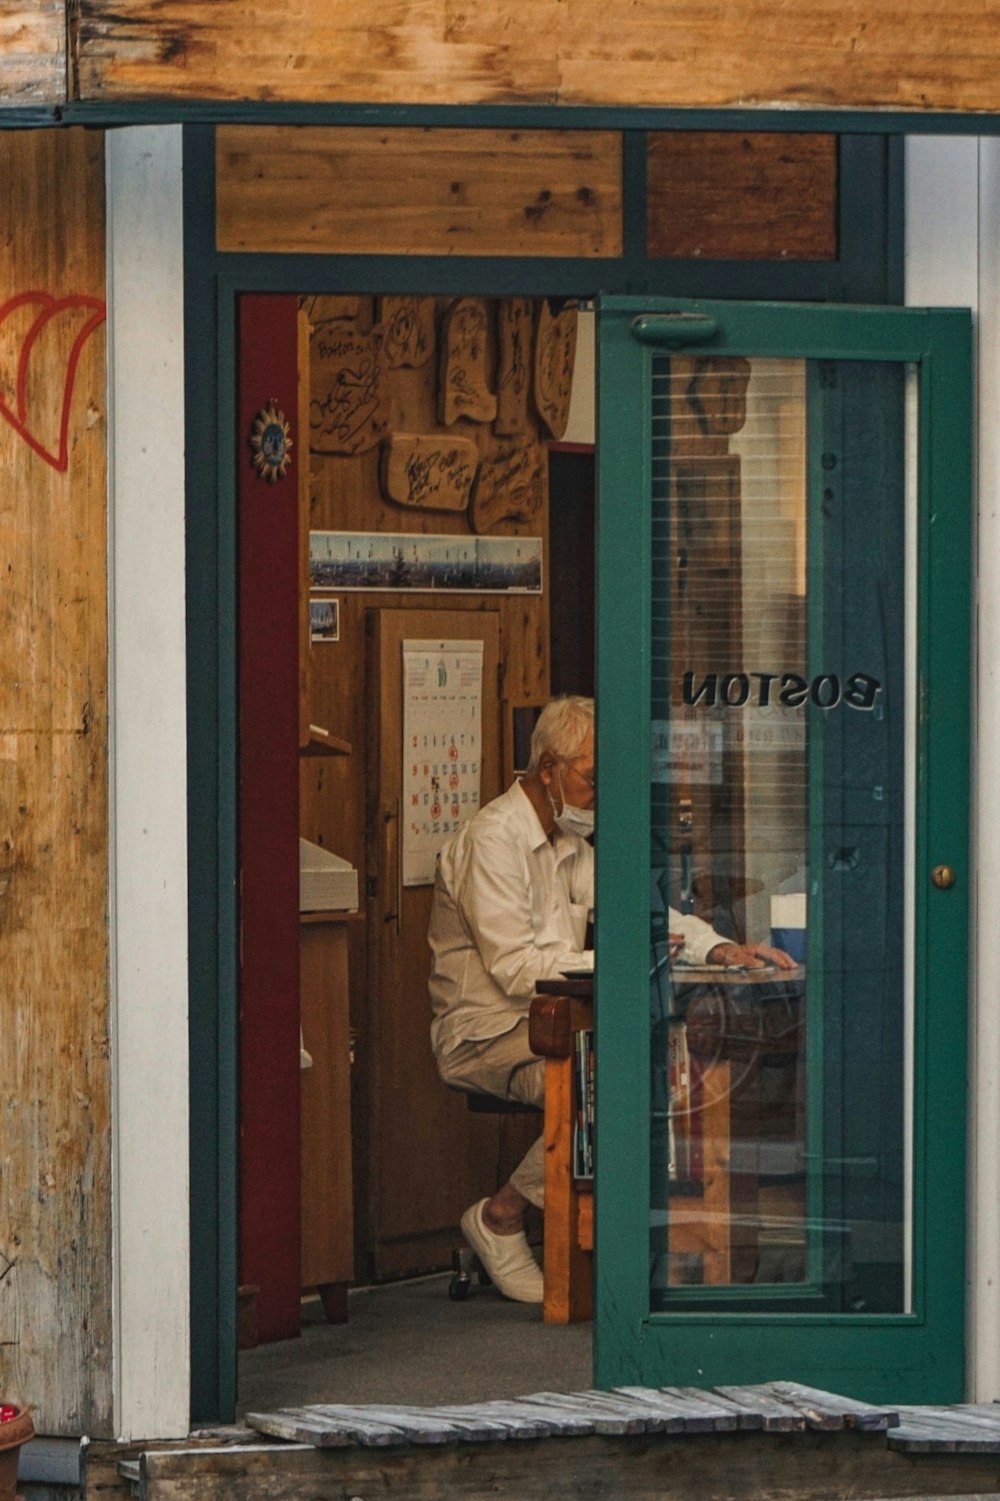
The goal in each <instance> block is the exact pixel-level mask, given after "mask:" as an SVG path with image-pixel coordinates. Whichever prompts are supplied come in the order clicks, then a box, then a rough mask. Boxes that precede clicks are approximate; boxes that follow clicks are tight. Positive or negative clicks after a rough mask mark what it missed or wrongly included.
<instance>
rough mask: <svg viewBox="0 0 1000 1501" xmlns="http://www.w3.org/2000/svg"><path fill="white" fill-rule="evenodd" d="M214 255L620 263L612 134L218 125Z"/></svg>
mask: <svg viewBox="0 0 1000 1501" xmlns="http://www.w3.org/2000/svg"><path fill="white" fill-rule="evenodd" d="M216 142H217V144H216V184H217V192H218V210H217V222H216V238H217V242H218V246H219V249H220V250H264V251H278V250H284V251H314V252H324V253H337V254H342V255H345V254H351V255H376V254H386V253H391V254H396V255H494V256H497V255H504V256H506V255H540V256H555V255H558V256H588V257H589V256H604V255H619V254H620V253H621V243H622V240H621V234H622V229H621V202H622V195H621V137H620V135H619V134H618V133H617V132H615V131H562V130H530V131H511V130H455V129H435V130H426V129H408V128H399V129H377V128H374V127H372V128H367V127H364V126H358V127H349V126H343V127H313V126H237V125H234V126H224V127H221V128H220V129H219V131H218V132H217V136H216Z"/></svg>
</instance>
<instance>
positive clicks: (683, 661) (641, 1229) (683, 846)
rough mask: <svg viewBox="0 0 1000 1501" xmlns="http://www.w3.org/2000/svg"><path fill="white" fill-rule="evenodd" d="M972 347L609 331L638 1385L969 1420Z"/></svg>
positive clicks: (616, 1262)
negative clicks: (880, 1402) (753, 1393)
mask: <svg viewBox="0 0 1000 1501" xmlns="http://www.w3.org/2000/svg"><path fill="white" fill-rule="evenodd" d="M969 350H970V346H969V320H968V316H967V315H966V314H963V313H953V312H948V313H933V314H928V313H924V312H909V311H906V312H904V311H900V310H891V311H890V310H884V311H883V310H858V309H831V308H822V309H820V308H809V309H805V308H789V307H775V306H771V307H760V308H753V307H747V306H744V305H736V304H730V305H723V304H716V305H711V306H709V305H705V304H688V305H672V306H671V308H670V309H669V310H668V309H663V310H662V311H661V310H660V309H658V308H652V309H650V308H649V306H648V304H647V305H642V304H640V303H639V302H638V301H637V300H630V299H614V300H611V301H609V302H608V303H605V304H604V306H603V309H602V315H601V351H600V399H601V418H600V432H599V465H600V470H599V472H600V493H599V565H598V582H599V589H598V620H599V624H598V661H599V677H598V766H599V776H600V785H599V795H598V808H599V814H598V844H597V848H598V898H597V946H598V966H597V1087H598V1115H599V1129H598V1148H597V1199H596V1211H597V1214H596V1225H597V1232H596V1233H597V1281H596V1290H597V1329H596V1350H597V1359H596V1365H597V1375H598V1379H599V1381H601V1383H602V1384H614V1383H615V1382H617V1381H620V1380H646V1381H651V1382H652V1383H653V1384H675V1383H676V1384H687V1385H691V1384H695V1385H696V1384H706V1383H709V1382H722V1383H740V1382H744V1381H753V1380H768V1379H780V1378H784V1379H790V1380H798V1381H806V1382H811V1383H812V1384H814V1385H824V1384H825V1385H827V1386H830V1387H831V1388H834V1389H837V1390H840V1391H843V1392H855V1393H857V1394H859V1395H868V1396H873V1397H874V1396H876V1395H880V1396H881V1397H886V1396H892V1397H893V1398H894V1399H895V1400H899V1401H904V1400H909V1401H920V1400H937V1401H942V1400H959V1399H960V1396H961V1381H962V1313H961V1307H962V1279H963V1254H964V1253H963V1250H962V1245H963V1232H962V1226H963V1220H964V1194H963V1178H964V1112H963V1105H962V1099H963V1089H964V1069H965V1051H964V1050H965V1044H964V1037H965V1026H964V1015H965V1008H966V995H965V920H966V905H965V896H964V882H963V881H962V880H961V879H959V880H958V881H957V882H953V883H951V884H950V885H949V884H947V883H945V884H940V883H937V878H936V877H935V880H934V881H932V880H931V879H930V877H931V873H932V871H933V870H934V869H935V862H946V863H948V864H949V865H950V866H952V867H954V868H957V869H959V870H960V871H961V872H962V873H963V874H964V871H965V865H964V861H965V855H966V829H967V801H966V795H965V788H966V771H967V756H968V739H967V722H968V705H967V662H968V639H969V637H968V535H969V519H968V517H969V433H970V406H969ZM644 745H649V746H650V750H651V754H650V756H649V759H648V760H647V759H646V758H645V757H644V756H643V755H642V754H641V753H638V752H637V747H639V746H644ZM609 768H610V770H609ZM637 1143H641V1145H639V1146H637ZM945 1206H947V1208H945ZM942 1211H943V1212H944V1221H942V1218H941V1215H942ZM943 1222H946V1223H947V1224H948V1225H949V1234H948V1236H947V1237H944V1236H942V1235H941V1234H940V1233H938V1234H934V1233H933V1227H935V1226H940V1225H941V1224H942V1223H943ZM820 1330H822V1334H821V1335H820V1333H819V1331H820Z"/></svg>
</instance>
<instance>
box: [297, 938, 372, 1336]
mask: <svg viewBox="0 0 1000 1501" xmlns="http://www.w3.org/2000/svg"><path fill="white" fill-rule="evenodd" d="M361 921H362V918H361V916H360V914H359V913H356V912H303V913H302V914H301V915H300V920H299V935H300V958H301V978H300V1008H301V1020H302V1042H303V1046H304V1047H305V1050H306V1052H307V1053H308V1054H309V1056H310V1058H311V1059H312V1063H311V1066H310V1067H308V1068H304V1069H303V1070H302V1154H301V1158H302V1286H303V1287H315V1288H318V1289H319V1292H320V1295H321V1297H322V1299H323V1304H324V1307H325V1308H326V1311H327V1317H328V1318H332V1319H335V1318H344V1317H346V1307H347V1284H348V1283H349V1282H351V1281H352V1280H353V1277H354V1214H353V1209H352V1182H351V1039H350V1027H349V1021H348V1015H349V984H348V958H347V955H348V935H349V930H350V927H351V925H352V924H354V923H358V922H361Z"/></svg>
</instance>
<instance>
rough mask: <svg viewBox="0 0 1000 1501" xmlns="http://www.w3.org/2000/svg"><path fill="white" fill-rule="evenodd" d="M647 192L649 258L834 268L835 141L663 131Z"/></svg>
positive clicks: (650, 159) (652, 142)
mask: <svg viewBox="0 0 1000 1501" xmlns="http://www.w3.org/2000/svg"><path fill="white" fill-rule="evenodd" d="M646 184H647V186H646V254H647V255H649V256H652V257H657V256H663V257H673V258H675V259H676V258H685V259H690V258H693V257H695V256H701V257H704V258H706V259H712V260H729V261H755V260H797V261H832V260H836V257H837V140H836V137H835V136H830V135H792V134H789V135H778V134H773V133H767V132H763V131H762V132H759V133H757V134H754V135H740V134H735V133H730V132H725V131H655V132H653V133H652V134H651V135H650V136H649V138H648V144H647V163H646Z"/></svg>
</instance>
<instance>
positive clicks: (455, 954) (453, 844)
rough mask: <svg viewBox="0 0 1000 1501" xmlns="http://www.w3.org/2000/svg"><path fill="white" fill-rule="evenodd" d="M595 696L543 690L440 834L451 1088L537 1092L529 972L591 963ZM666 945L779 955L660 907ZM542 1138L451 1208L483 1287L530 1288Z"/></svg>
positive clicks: (440, 1002) (438, 970) (746, 960)
mask: <svg viewBox="0 0 1000 1501" xmlns="http://www.w3.org/2000/svg"><path fill="white" fill-rule="evenodd" d="M593 829H594V701H593V699H590V698H578V697H575V696H567V697H564V698H557V699H553V701H552V702H551V703H549V704H547V705H546V707H545V708H544V709H543V710H542V713H541V714H540V715H539V718H538V722H537V724H536V725H535V730H534V733H533V735H532V737H531V755H530V760H529V764H528V769H527V771H526V773H525V775H524V776H523V777H522V778H521V780H520V781H519V782H515V783H514V785H513V786H512V787H511V788H510V789H509V790H508V791H507V792H505V793H503V794H502V795H501V796H500V797H498V798H495V799H494V800H493V802H491V803H488V804H487V806H486V807H485V808H482V809H481V810H480V811H479V813H478V814H477V815H476V817H475V818H473V819H471V820H470V822H469V823H467V824H465V825H464V827H463V828H461V829H460V830H459V832H458V833H457V834H455V835H454V836H453V837H452V838H451V839H449V840H448V842H447V843H446V844H445V845H444V847H443V848H442V850H441V853H440V856H439V858H438V864H437V875H436V878H435V883H434V899H433V905H432V908H431V921H430V929H429V933H428V939H429V942H430V946H431V953H432V956H433V963H432V969H431V977H430V993H431V1001H432V1003H433V1010H434V1019H433V1022H432V1024H431V1044H432V1046H433V1049H434V1055H435V1057H436V1059H437V1064H438V1069H439V1070H440V1073H441V1077H442V1078H443V1079H444V1081H445V1082H446V1083H447V1084H452V1085H455V1086H457V1087H458V1088H460V1089H467V1090H480V1091H482V1092H484V1093H486V1094H495V1095H499V1096H501V1097H502V1098H505V1099H514V1100H524V1101H528V1102H530V1103H532V1104H535V1105H541V1104H542V1102H543V1099H544V1093H545V1064H544V1060H543V1059H541V1058H538V1057H536V1055H535V1054H534V1053H532V1051H531V1048H530V1047H529V1045H528V1009H529V1006H530V1004H531V998H532V996H533V995H534V994H535V986H536V984H537V982H538V981H539V980H541V979H546V978H548V977H549V976H553V975H558V974H561V973H562V972H563V971H564V970H571V969H590V968H592V967H593V963H594V954H593V950H592V949H588V948H586V947H585V942H586V936H585V935H586V929H587V922H588V918H589V917H590V915H591V912H592V909H593V904H594V851H593V848H592V846H591V844H590V843H589V842H588V836H589V835H590V834H592V833H593ZM669 928H670V938H671V949H672V950H673V951H675V952H676V951H683V953H684V956H685V957H686V958H689V959H690V960H691V961H692V962H693V963H695V964H699V963H724V964H748V965H754V964H761V963H764V962H765V961H768V960H770V961H771V962H775V963H778V964H780V965H782V966H783V967H784V966H785V965H786V964H788V965H791V963H792V961H791V960H790V959H788V956H787V955H785V954H782V953H781V952H780V951H778V950H773V949H770V948H767V947H766V946H765V945H762V944H750V945H739V944H734V943H731V942H730V941H729V940H728V939H725V938H721V937H720V936H719V934H718V933H716V932H714V930H713V929H712V928H711V927H710V926H709V924H708V923H706V922H702V921H701V919H700V918H698V917H695V916H693V915H691V916H689V915H683V914H681V913H679V912H675V911H674V910H673V909H671V910H670V912H669ZM543 1193H544V1148H543V1144H542V1139H541V1137H539V1139H538V1140H537V1141H536V1142H535V1143H534V1144H533V1145H532V1146H531V1147H530V1148H529V1150H528V1152H527V1153H526V1155H525V1157H524V1158H523V1159H522V1161H521V1162H520V1163H519V1164H518V1166H517V1168H516V1169H515V1170H514V1172H513V1173H512V1174H511V1176H510V1179H509V1180H508V1182H507V1183H505V1184H504V1186H503V1187H502V1188H501V1189H499V1190H498V1191H497V1192H496V1193H495V1194H493V1195H492V1196H491V1197H490V1198H486V1199H481V1200H480V1201H479V1202H478V1203H476V1204H473V1205H471V1206H470V1208H469V1209H467V1210H466V1212H465V1214H464V1215H463V1216H462V1233H463V1235H464V1236H465V1238H466V1240H467V1241H468V1242H469V1244H470V1246H471V1247H472V1248H473V1250H474V1251H475V1252H476V1254H477V1255H478V1257H479V1259H480V1261H481V1262H482V1263H483V1266H484V1267H485V1268H486V1270H487V1272H488V1273H489V1275H490V1277H491V1279H492V1281H493V1282H494V1284H495V1285H496V1287H497V1288H498V1289H499V1290H500V1292H502V1293H503V1294H504V1295H505V1296H506V1297H508V1298H514V1299H516V1300H517V1301H519V1302H523V1303H540V1302H541V1301H542V1292H543V1280H542V1273H541V1269H540V1268H539V1266H538V1263H537V1262H536V1260H535V1258H534V1257H533V1255H532V1253H531V1248H530V1247H529V1245H528V1242H527V1239H526V1237H525V1234H524V1214H525V1210H526V1208H527V1206H528V1205H529V1204H534V1205H535V1206H536V1207H538V1208H541V1207H542V1202H543Z"/></svg>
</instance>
